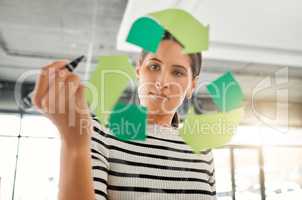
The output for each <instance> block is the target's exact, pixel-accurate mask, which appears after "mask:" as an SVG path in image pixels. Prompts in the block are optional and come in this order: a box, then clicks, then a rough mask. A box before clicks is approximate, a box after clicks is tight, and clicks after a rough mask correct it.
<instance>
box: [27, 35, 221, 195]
mask: <svg viewBox="0 0 302 200" xmlns="http://www.w3.org/2000/svg"><path fill="white" fill-rule="evenodd" d="M65 64H66V62H64V61H62V62H61V61H59V62H55V63H53V64H50V65H48V66H46V67H45V68H44V69H43V70H42V73H41V75H40V77H39V80H38V84H37V86H36V88H35V95H34V98H33V100H34V104H35V105H36V106H37V107H38V108H39V109H41V110H42V112H43V113H44V114H45V115H46V116H47V117H48V118H50V119H51V120H52V121H53V122H54V123H55V125H56V126H57V127H58V129H59V132H60V135H61V139H62V147H61V173H60V192H59V197H60V199H61V200H63V199H64V200H65V199H66V200H67V199H68V200H69V199H73V200H74V199H126V200H127V199H129V200H134V199H173V200H175V199H203V200H210V199H216V197H215V195H216V192H215V178H214V164H213V158H212V153H211V151H210V150H207V151H204V152H202V153H201V154H200V155H197V154H194V153H193V152H192V150H191V148H190V147H189V146H188V145H186V144H185V143H184V141H183V140H182V138H181V137H180V136H179V135H178V128H177V127H178V116H177V112H176V110H177V108H178V107H179V106H180V105H181V104H182V102H183V101H184V99H185V98H188V99H190V98H191V97H192V93H193V91H194V89H195V87H196V83H197V78H198V74H199V72H200V68H201V54H200V53H195V54H189V55H187V54H183V53H182V46H181V45H180V43H179V42H178V41H176V39H175V38H173V37H172V36H171V35H170V34H169V33H168V32H166V34H165V37H164V38H163V40H162V41H161V43H160V45H159V48H158V50H157V52H156V53H155V54H153V53H147V52H143V53H142V54H141V56H140V59H139V60H138V62H137V66H136V75H137V79H138V83H139V85H138V94H139V101H140V104H141V105H143V106H146V107H147V108H148V126H147V128H148V132H147V133H148V136H147V139H146V141H120V140H118V139H117V138H116V137H114V136H113V135H112V134H111V133H110V130H108V129H107V128H105V127H103V126H102V125H100V124H99V122H98V120H97V119H96V118H95V117H93V119H91V118H90V115H89V109H88V107H87V104H86V102H85V98H84V93H83V91H84V90H83V88H84V87H83V85H81V83H80V80H79V77H78V76H77V75H75V74H74V73H70V72H68V71H67V70H65V69H64V68H63V67H64V65H65ZM44 74H47V75H48V76H45V75H44ZM56 74H57V75H59V76H58V78H54V77H56ZM60 82H61V83H62V82H63V83H64V84H60ZM70 84H72V85H74V87H72V88H73V89H70V87H69V88H68V87H67V85H70ZM53 88H54V89H53ZM56 88H57V89H56ZM66 94H71V95H69V97H70V98H69V100H67V99H68V98H66V97H65V98H62V96H66ZM50 96H55V98H54V99H53V101H51V100H49V99H50V98H49V97H50ZM60 97H61V98H60ZM71 100H72V101H71ZM55 101H57V102H58V103H57V104H56V105H54V102H55ZM72 102H73V104H72ZM63 104H64V105H68V106H67V108H68V109H67V112H62V113H60V112H58V110H59V107H60V106H61V107H62V105H63ZM70 104H72V105H70ZM50 108H53V110H54V112H51V109H50ZM76 108H81V112H80V111H79V109H76ZM72 112H73V113H75V114H74V115H75V123H74V126H69V125H67V124H68V123H69V121H68V116H70V113H72ZM83 121H85V122H88V123H87V124H85V126H83V123H82V122H83ZM91 125H92V127H93V128H92V129H93V130H91V128H87V127H90V126H91ZM85 127H86V128H85ZM91 135H92V137H91Z"/></svg>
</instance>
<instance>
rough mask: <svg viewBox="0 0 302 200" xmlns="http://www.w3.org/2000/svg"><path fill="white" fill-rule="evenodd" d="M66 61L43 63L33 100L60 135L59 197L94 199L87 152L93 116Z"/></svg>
mask: <svg viewBox="0 0 302 200" xmlns="http://www.w3.org/2000/svg"><path fill="white" fill-rule="evenodd" d="M66 64H67V62H66V61H57V62H54V63H51V64H50V65H47V66H45V67H43V69H42V71H41V73H40V75H39V77H38V80H37V83H36V86H35V89H34V95H33V99H32V100H33V103H34V105H35V106H36V108H37V109H38V110H40V111H41V112H42V113H43V114H44V115H45V116H46V117H47V118H49V119H50V120H51V121H52V122H53V123H54V124H55V125H56V127H57V128H58V130H59V133H60V138H61V168H60V181H59V182H60V185H59V186H60V188H59V199H60V200H84V199H85V200H92V199H93V200H94V199H95V194H94V190H93V182H92V181H93V179H92V169H91V165H92V164H91V162H92V161H91V158H90V157H91V156H90V138H91V133H92V127H91V124H92V119H91V116H90V111H89V108H88V105H87V103H86V100H85V95H84V86H83V85H82V84H81V82H80V78H79V76H77V75H76V74H74V73H71V72H69V71H68V70H66V68H65V65H66Z"/></svg>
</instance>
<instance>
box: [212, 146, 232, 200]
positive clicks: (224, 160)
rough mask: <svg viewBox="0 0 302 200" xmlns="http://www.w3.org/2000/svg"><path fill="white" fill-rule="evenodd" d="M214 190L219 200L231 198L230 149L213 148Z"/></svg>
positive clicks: (230, 199)
mask: <svg viewBox="0 0 302 200" xmlns="http://www.w3.org/2000/svg"><path fill="white" fill-rule="evenodd" d="M213 156H214V162H215V177H216V192H217V197H218V199H219V200H232V183H231V173H230V172H231V169H230V150H229V149H214V150H213Z"/></svg>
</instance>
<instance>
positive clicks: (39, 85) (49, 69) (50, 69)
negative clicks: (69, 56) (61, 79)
mask: <svg viewBox="0 0 302 200" xmlns="http://www.w3.org/2000/svg"><path fill="white" fill-rule="evenodd" d="M66 64H67V61H56V62H53V63H51V64H49V65H46V66H45V67H43V68H42V70H41V73H40V75H39V76H38V78H37V82H36V85H35V89H34V91H33V97H32V101H33V104H34V105H35V106H36V107H37V108H41V100H42V98H43V96H44V95H45V94H46V93H47V91H48V89H49V86H50V84H51V83H52V82H53V79H54V76H55V72H56V71H59V70H61V69H63V68H64V66H65V65H66Z"/></svg>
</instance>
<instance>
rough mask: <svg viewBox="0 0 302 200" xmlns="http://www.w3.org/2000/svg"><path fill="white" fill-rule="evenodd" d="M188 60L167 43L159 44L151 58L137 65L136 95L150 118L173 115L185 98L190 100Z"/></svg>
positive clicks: (191, 81) (175, 45)
mask: <svg viewBox="0 0 302 200" xmlns="http://www.w3.org/2000/svg"><path fill="white" fill-rule="evenodd" d="M190 65H191V60H190V57H189V56H188V55H186V54H183V53H182V47H181V46H180V45H179V44H178V43H176V42H174V41H171V40H163V41H162V42H161V43H160V46H159V48H158V50H157V52H156V53H155V54H152V53H148V54H147V55H146V57H145V58H144V60H143V61H142V62H138V65H137V67H136V75H137V78H138V95H139V99H140V103H141V105H143V106H146V107H147V108H148V112H149V113H150V114H155V115H159V114H164V115H166V114H171V115H172V114H174V113H175V112H176V110H177V108H178V107H179V106H180V105H181V104H182V102H183V100H184V98H185V97H188V98H191V95H192V93H193V90H194V88H195V82H196V80H195V79H193V74H192V69H191V66H190Z"/></svg>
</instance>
